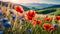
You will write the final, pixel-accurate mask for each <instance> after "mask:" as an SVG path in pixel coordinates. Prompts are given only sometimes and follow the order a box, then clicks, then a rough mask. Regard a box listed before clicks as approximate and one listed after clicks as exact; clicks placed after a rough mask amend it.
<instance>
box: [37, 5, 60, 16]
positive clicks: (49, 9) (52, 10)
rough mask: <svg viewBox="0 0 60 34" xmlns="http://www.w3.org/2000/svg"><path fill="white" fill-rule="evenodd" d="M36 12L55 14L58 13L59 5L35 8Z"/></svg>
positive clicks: (59, 13) (59, 10)
mask: <svg viewBox="0 0 60 34" xmlns="http://www.w3.org/2000/svg"><path fill="white" fill-rule="evenodd" d="M36 13H38V14H55V15H60V5H54V6H51V7H46V8H43V9H39V10H36Z"/></svg>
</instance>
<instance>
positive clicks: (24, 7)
mask: <svg viewBox="0 0 60 34" xmlns="http://www.w3.org/2000/svg"><path fill="white" fill-rule="evenodd" d="M21 6H22V7H23V9H24V10H25V11H27V10H30V9H29V8H28V7H26V6H23V5H21Z"/></svg>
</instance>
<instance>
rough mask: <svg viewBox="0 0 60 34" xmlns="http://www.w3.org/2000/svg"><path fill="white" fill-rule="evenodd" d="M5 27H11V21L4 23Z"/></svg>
mask: <svg viewBox="0 0 60 34" xmlns="http://www.w3.org/2000/svg"><path fill="white" fill-rule="evenodd" d="M3 26H4V27H10V26H11V22H6V23H4V24H3Z"/></svg>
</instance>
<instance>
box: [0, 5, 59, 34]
mask: <svg viewBox="0 0 60 34" xmlns="http://www.w3.org/2000/svg"><path fill="white" fill-rule="evenodd" d="M53 11H54V10H53ZM59 14H60V13H59ZM0 34H60V16H56V15H55V14H53V15H49V14H47V15H43V14H37V13H36V11H34V10H28V11H26V12H25V11H24V9H22V7H21V6H15V8H14V9H10V8H9V7H5V6H0Z"/></svg>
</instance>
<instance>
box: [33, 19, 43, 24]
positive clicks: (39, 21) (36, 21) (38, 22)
mask: <svg viewBox="0 0 60 34" xmlns="http://www.w3.org/2000/svg"><path fill="white" fill-rule="evenodd" d="M41 22H42V21H41V20H36V19H35V20H32V24H41Z"/></svg>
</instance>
